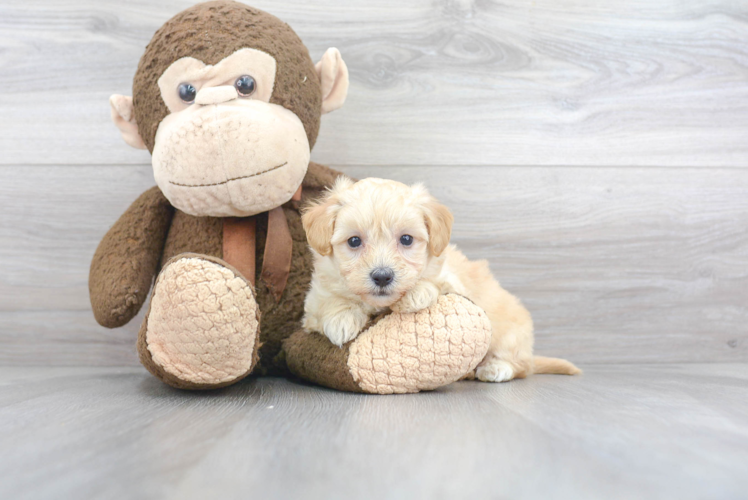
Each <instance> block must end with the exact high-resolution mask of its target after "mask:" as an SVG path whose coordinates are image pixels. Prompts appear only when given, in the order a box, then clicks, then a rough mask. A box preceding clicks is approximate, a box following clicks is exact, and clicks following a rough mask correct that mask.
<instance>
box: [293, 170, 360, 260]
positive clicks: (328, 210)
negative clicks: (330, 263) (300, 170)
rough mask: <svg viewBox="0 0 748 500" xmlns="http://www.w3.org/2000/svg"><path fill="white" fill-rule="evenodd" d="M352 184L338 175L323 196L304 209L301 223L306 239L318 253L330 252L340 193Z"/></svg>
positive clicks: (328, 253) (339, 205)
mask: <svg viewBox="0 0 748 500" xmlns="http://www.w3.org/2000/svg"><path fill="white" fill-rule="evenodd" d="M352 185H353V182H352V181H351V180H350V179H348V178H346V177H338V179H337V180H336V181H335V185H334V186H333V187H332V189H330V190H329V191H328V192H327V193H326V194H325V196H323V197H322V198H321V199H320V200H318V201H317V202H315V203H313V204H312V205H310V206H309V207H307V208H306V209H305V210H304V213H303V214H302V216H301V224H302V225H303V226H304V231H306V240H307V241H308V242H309V246H310V247H312V248H313V249H314V250H315V251H316V252H317V253H319V254H320V255H330V254H331V253H332V245H331V243H330V242H331V240H332V233H333V231H334V230H335V218H336V217H337V215H338V211H339V210H340V207H341V204H340V193H342V192H343V191H344V190H346V189H348V188H349V187H350V186H352Z"/></svg>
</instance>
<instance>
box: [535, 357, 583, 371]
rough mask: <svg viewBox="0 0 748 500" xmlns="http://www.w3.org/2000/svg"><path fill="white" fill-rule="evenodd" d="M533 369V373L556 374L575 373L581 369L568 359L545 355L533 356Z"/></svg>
mask: <svg viewBox="0 0 748 500" xmlns="http://www.w3.org/2000/svg"><path fill="white" fill-rule="evenodd" d="M532 361H533V364H534V365H535V371H534V372H533V373H555V374H558V375H577V374H579V373H582V370H580V369H579V368H577V367H576V366H574V364H573V363H571V362H570V361H566V360H565V359H561V358H546V357H545V356H533V357H532Z"/></svg>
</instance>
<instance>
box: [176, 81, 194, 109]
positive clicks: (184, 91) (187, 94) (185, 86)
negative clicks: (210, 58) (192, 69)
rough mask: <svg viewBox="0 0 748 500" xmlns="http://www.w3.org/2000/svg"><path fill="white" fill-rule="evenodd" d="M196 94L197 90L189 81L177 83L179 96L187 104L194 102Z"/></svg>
mask: <svg viewBox="0 0 748 500" xmlns="http://www.w3.org/2000/svg"><path fill="white" fill-rule="evenodd" d="M196 95H197V90H195V87H193V86H192V84H191V83H180V84H179V98H180V99H182V101H184V102H186V103H187V104H192V103H193V102H195V96H196Z"/></svg>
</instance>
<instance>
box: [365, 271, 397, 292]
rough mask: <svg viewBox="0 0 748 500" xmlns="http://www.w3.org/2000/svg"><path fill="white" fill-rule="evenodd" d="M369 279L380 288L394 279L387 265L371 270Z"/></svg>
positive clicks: (393, 274)
mask: <svg viewBox="0 0 748 500" xmlns="http://www.w3.org/2000/svg"><path fill="white" fill-rule="evenodd" d="M370 276H371V280H372V281H373V282H374V283H376V285H377V286H378V287H380V288H384V287H386V286H387V285H389V284H390V283H392V280H393V279H395V273H394V272H392V269H390V268H389V267H378V268H376V269H374V270H373V271H372V272H371V275H370Z"/></svg>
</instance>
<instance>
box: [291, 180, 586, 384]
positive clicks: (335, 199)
mask: <svg viewBox="0 0 748 500" xmlns="http://www.w3.org/2000/svg"><path fill="white" fill-rule="evenodd" d="M452 221H453V217H452V214H451V212H450V211H449V209H448V208H447V207H445V206H444V205H442V204H440V203H439V202H437V201H436V199H434V198H433V197H432V196H431V195H430V194H429V193H428V192H427V191H426V189H425V188H424V187H423V186H422V185H418V184H417V185H415V186H412V187H409V186H406V185H405V184H401V183H399V182H395V181H389V180H383V179H374V178H370V179H365V180H362V181H359V182H356V183H354V182H353V181H351V180H350V179H347V178H344V177H341V178H339V179H338V180H337V182H336V183H335V185H334V186H333V188H332V189H331V190H330V191H329V192H328V193H327V194H326V195H325V196H324V197H323V198H322V199H321V200H319V201H318V202H317V203H315V204H312V205H311V206H310V207H308V208H307V209H306V210H305V212H304V214H303V216H302V222H303V225H304V229H305V230H306V234H307V240H308V241H309V245H310V247H311V249H312V253H313V255H314V273H313V275H312V283H311V289H310V291H309V294H308V295H307V297H306V301H305V303H304V320H303V326H304V328H306V329H307V330H309V331H317V332H321V333H324V334H325V335H326V336H327V337H328V338H329V339H330V341H331V342H332V343H334V344H336V345H338V346H342V345H343V344H345V343H346V342H349V341H351V340H353V339H354V338H356V336H357V335H358V334H359V333H360V332H361V330H362V329H363V328H364V327H365V326H366V324H367V323H368V321H369V319H370V318H371V317H372V316H374V315H377V314H380V313H382V312H387V311H388V310H391V311H393V312H400V313H410V312H416V311H419V310H421V309H425V308H427V307H429V306H431V305H433V304H434V303H435V302H436V300H437V299H438V297H439V295H441V294H445V293H457V294H460V295H463V296H465V297H467V298H469V299H470V300H472V301H473V302H474V303H476V304H477V305H478V306H480V307H481V308H483V310H485V311H486V314H488V318H489V319H490V321H491V326H492V337H491V345H490V347H489V350H488V354H487V355H486V357H485V358H484V359H483V361H481V363H480V364H479V365H478V368H477V369H476V371H475V373H474V374H470V375H469V377H468V378H472V376H474V377H477V378H478V379H480V380H483V381H486V382H504V381H507V380H511V379H513V378H523V377H526V376H527V375H529V374H531V373H563V374H568V375H572V374H575V373H579V369H578V368H577V367H575V366H574V365H573V364H571V363H569V362H568V361H565V360H561V359H556V358H543V357H540V356H536V357H533V355H532V345H533V331H532V318H531V317H530V313H529V312H528V311H527V309H525V308H524V307H523V306H522V304H521V303H520V301H519V300H518V299H517V298H516V297H514V296H513V295H511V294H510V293H509V292H507V291H506V290H504V289H503V288H501V286H500V285H499V283H498V281H496V279H494V277H493V276H492V275H491V271H490V269H489V267H488V262H487V261H485V260H481V261H470V260H468V259H467V258H466V257H465V256H464V255H463V254H462V253H461V252H460V251H459V250H458V249H457V248H456V247H455V246H454V245H450V244H449V239H450V235H451V232H452Z"/></svg>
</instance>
